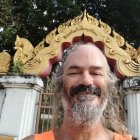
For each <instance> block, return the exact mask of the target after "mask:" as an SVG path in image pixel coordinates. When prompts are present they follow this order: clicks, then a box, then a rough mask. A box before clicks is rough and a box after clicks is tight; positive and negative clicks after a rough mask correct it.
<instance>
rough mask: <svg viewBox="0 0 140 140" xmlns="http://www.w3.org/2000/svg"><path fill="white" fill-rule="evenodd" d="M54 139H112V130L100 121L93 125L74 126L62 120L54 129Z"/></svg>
mask: <svg viewBox="0 0 140 140" xmlns="http://www.w3.org/2000/svg"><path fill="white" fill-rule="evenodd" d="M54 134H55V140H113V135H114V134H113V132H111V131H109V130H107V129H106V128H104V127H103V126H102V124H101V123H100V122H98V123H96V124H94V125H85V126H81V127H80V126H79V127H76V126H75V125H73V124H72V123H67V122H64V123H63V124H62V126H61V127H60V128H59V129H56V130H55V131H54Z"/></svg>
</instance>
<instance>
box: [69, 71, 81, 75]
mask: <svg viewBox="0 0 140 140" xmlns="http://www.w3.org/2000/svg"><path fill="white" fill-rule="evenodd" d="M68 74H69V75H75V74H79V72H76V71H74V72H69V73H68Z"/></svg>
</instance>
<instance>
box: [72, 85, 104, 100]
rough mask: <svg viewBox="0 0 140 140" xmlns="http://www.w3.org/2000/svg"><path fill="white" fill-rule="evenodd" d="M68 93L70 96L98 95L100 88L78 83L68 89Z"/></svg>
mask: <svg viewBox="0 0 140 140" xmlns="http://www.w3.org/2000/svg"><path fill="white" fill-rule="evenodd" d="M70 94H71V96H75V95H86V94H90V95H96V96H98V97H100V96H101V89H99V88H97V87H93V86H85V85H78V86H76V87H72V88H71V89H70Z"/></svg>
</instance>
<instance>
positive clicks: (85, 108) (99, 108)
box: [71, 97, 107, 127]
mask: <svg viewBox="0 0 140 140" xmlns="http://www.w3.org/2000/svg"><path fill="white" fill-rule="evenodd" d="M82 98H84V97H82ZM106 105H107V97H106V98H104V100H103V102H102V103H98V104H96V105H93V104H92V103H89V102H88V101H86V97H85V101H84V102H80V101H78V102H76V103H74V105H73V107H72V109H71V110H72V117H73V118H72V119H73V123H74V125H75V126H76V127H82V126H85V125H93V124H96V123H97V122H99V121H100V119H101V117H102V114H103V111H104V109H105V108H106Z"/></svg>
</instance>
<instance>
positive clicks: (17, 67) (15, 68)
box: [9, 62, 23, 75]
mask: <svg viewBox="0 0 140 140" xmlns="http://www.w3.org/2000/svg"><path fill="white" fill-rule="evenodd" d="M22 66H23V65H22V64H21V63H20V62H16V63H13V64H12V66H11V69H10V72H9V73H10V74H14V75H16V74H23V71H22Z"/></svg>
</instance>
